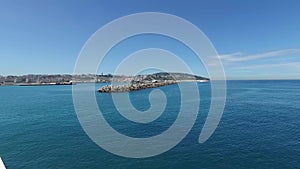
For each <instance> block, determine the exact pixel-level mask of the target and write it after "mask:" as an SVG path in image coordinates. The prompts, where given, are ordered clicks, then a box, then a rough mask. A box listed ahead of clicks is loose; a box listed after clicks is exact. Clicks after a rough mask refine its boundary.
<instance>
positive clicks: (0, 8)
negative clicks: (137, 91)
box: [0, 0, 300, 79]
mask: <svg viewBox="0 0 300 169" xmlns="http://www.w3.org/2000/svg"><path fill="white" fill-rule="evenodd" d="M137 12H163V13H169V14H173V15H177V16H179V17H182V18H184V19H186V20H188V21H190V22H191V23H193V24H194V25H196V26H197V27H198V28H199V29H200V30H202V31H203V32H204V33H205V34H206V35H207V37H208V38H209V39H210V40H211V42H212V43H213V45H214V46H215V48H216V50H217V52H218V53H219V55H220V58H221V60H222V63H223V65H224V69H225V73H226V76H227V79H300V41H299V39H300V31H299V30H300V20H299V18H300V1H297V0H288V1H282V0H262V1H258V0H256V1H250V0H246V1H240V0H226V1H218V0H210V1H209V0H200V1H196V0H195V1H176V0H175V1H159V0H152V1H139V0H125V1H116V0H111V1H96V0H95V1H94V0H89V1H79V0H76V1H72V2H70V1H66V0H64V1H58V0H43V1H38V0H28V1H21V0H14V1H9V0H2V1H1V2H0V25H1V26H0V37H1V38H0V46H1V47H0V49H1V50H0V75H24V74H72V73H73V69H74V65H75V63H76V59H77V57H78V55H79V52H80V50H81V48H82V47H83V45H84V44H85V42H86V41H87V40H88V38H89V37H90V36H91V35H92V34H93V33H94V32H95V31H97V30H98V29H99V28H101V27H102V26H104V25H105V24H107V23H109V22H110V21H113V20H114V19H117V18H119V17H122V16H125V15H129V14H133V13H137ZM141 41H143V42H144V43H142V44H141V43H140V42H141ZM181 46H182V45H181ZM147 47H160V48H162V49H166V50H169V51H171V52H174V53H175V54H177V55H178V56H180V57H182V59H183V60H185V61H186V62H187V63H189V65H190V66H192V67H194V68H197V71H195V74H198V75H203V76H207V74H206V72H205V69H204V67H203V66H201V65H200V66H199V64H195V63H194V61H193V59H190V58H191V57H189V56H191V55H192V53H191V52H189V51H188V49H186V48H185V47H180V43H178V42H175V41H173V40H170V39H168V38H165V37H161V36H154V35H149V36H143V37H135V38H132V39H128V40H126V41H125V42H124V44H120V45H118V46H116V47H115V48H114V49H115V51H111V52H110V53H108V55H107V57H106V58H105V60H104V61H103V63H105V64H103V65H105V66H103V67H100V69H99V73H100V74H101V72H103V73H105V74H107V73H113V71H114V68H115V66H116V64H118V63H119V62H118V61H120V60H122V57H125V56H126V55H128V54H130V53H132V52H134V51H135V50H138V49H143V48H147Z"/></svg>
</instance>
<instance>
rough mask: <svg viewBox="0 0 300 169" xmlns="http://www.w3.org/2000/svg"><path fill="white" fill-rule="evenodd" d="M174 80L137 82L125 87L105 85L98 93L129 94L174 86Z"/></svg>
mask: <svg viewBox="0 0 300 169" xmlns="http://www.w3.org/2000/svg"><path fill="white" fill-rule="evenodd" d="M176 83H177V82H176V81H175V80H167V81H163V82H156V81H155V82H137V83H130V84H125V85H117V86H112V85H106V86H103V87H101V88H100V89H99V90H98V92H100V93H120V92H130V91H137V90H142V89H147V88H155V87H160V86H166V85H171V84H176Z"/></svg>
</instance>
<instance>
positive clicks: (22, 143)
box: [0, 80, 300, 169]
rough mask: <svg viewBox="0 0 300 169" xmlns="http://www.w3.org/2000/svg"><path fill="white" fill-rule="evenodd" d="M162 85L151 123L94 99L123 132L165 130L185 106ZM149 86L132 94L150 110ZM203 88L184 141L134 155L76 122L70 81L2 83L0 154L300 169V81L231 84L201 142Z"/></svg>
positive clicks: (117, 164)
mask: <svg viewBox="0 0 300 169" xmlns="http://www.w3.org/2000/svg"><path fill="white" fill-rule="evenodd" d="M78 85H85V84H78ZM102 85H104V84H96V86H97V87H100V86H102ZM161 89H162V90H163V91H164V92H165V93H166V96H167V98H168V103H167V106H166V109H165V112H164V113H163V114H162V115H161V117H159V118H158V119H157V120H155V121H153V122H151V123H149V124H138V123H134V122H130V121H128V120H126V119H125V118H124V117H122V116H121V115H120V114H118V112H117V110H116V108H115V107H114V106H113V104H112V102H111V95H110V94H101V93H96V97H97V101H98V104H99V105H100V109H101V110H102V111H103V112H104V116H105V118H106V120H107V121H108V122H109V123H110V124H111V126H112V127H114V128H115V129H116V130H118V131H119V132H120V133H123V134H126V135H128V136H132V137H150V136H154V135H157V134H160V133H161V132H163V131H165V130H166V129H168V127H169V126H170V125H172V123H173V122H174V120H175V119H176V117H177V115H178V110H179V108H180V104H179V103H180V99H179V98H180V92H179V91H178V88H177V86H176V85H170V86H165V87H161ZM151 90H152V89H147V90H143V91H136V92H132V93H131V94H130V97H131V100H132V103H133V105H134V106H135V107H136V108H137V109H139V110H147V109H148V108H149V106H150V104H149V101H148V94H149V92H150V91H151ZM199 90H200V94H201V104H200V111H199V115H198V118H197V120H196V123H195V125H194V127H193V128H192V130H191V131H190V133H189V134H188V135H187V136H186V138H184V139H183V140H182V142H180V143H179V144H178V145H177V146H176V147H174V148H173V149H171V150H170V151H168V152H166V153H163V154H161V155H158V156H154V157H150V158H145V159H130V158H124V157H119V156H116V155H113V154H111V153H109V152H107V151H105V150H103V149H102V148H100V147H98V146H97V145H96V144H95V143H94V142H93V141H91V140H90V139H89V137H88V136H87V134H85V132H84V131H83V129H82V128H81V126H80V123H79V121H78V119H77V116H76V113H75V110H74V106H73V101H72V87H71V86H26V87H25V86H2V87H0V129H1V132H0V156H1V157H2V159H3V161H4V163H5V165H6V166H7V168H8V169H26V168H28V169H48V168H58V169H77V168H78V169H82V168H109V169H114V168H116V169H120V168H124V169H126V168H130V169H132V168H152V169H153V168H178V169H181V168H197V169H198V168H206V169H216V168H274V169H275V168H278V169H281V168H300V167H299V164H298V163H299V161H300V81H271V80H269V81H228V82H227V101H226V107H225V110H224V113H223V117H222V119H221V121H220V124H219V126H218V128H217V129H216V131H215V133H214V134H213V135H212V137H211V138H210V139H209V140H208V141H206V142H205V143H203V144H199V143H198V137H199V134H200V132H201V129H202V127H203V124H204V122H205V118H206V116H207V113H208V110H209V104H210V99H211V98H210V85H209V83H199Z"/></svg>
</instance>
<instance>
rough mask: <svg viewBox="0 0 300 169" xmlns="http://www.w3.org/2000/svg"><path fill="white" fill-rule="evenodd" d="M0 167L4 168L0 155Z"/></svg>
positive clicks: (0, 168)
mask: <svg viewBox="0 0 300 169" xmlns="http://www.w3.org/2000/svg"><path fill="white" fill-rule="evenodd" d="M0 169H6V168H5V165H4V163H3V161H2V159H1V157H0Z"/></svg>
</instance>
